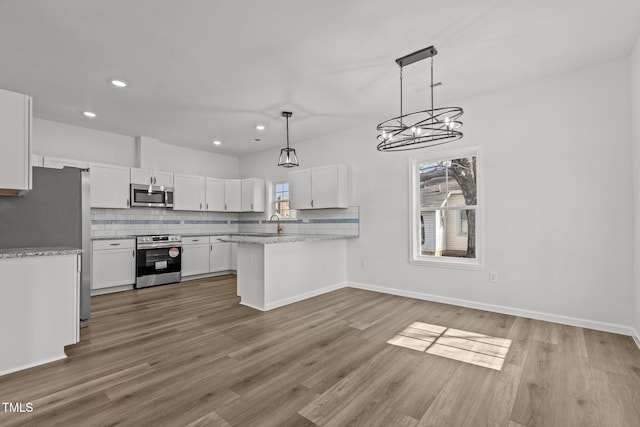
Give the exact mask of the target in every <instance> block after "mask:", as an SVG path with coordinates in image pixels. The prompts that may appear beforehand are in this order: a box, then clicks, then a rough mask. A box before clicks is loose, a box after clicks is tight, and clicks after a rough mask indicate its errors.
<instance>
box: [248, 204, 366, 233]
mask: <svg viewBox="0 0 640 427" xmlns="http://www.w3.org/2000/svg"><path fill="white" fill-rule="evenodd" d="M238 222H239V231H240V232H243V233H275V232H276V227H277V226H276V223H275V222H272V223H270V222H269V221H268V220H267V218H266V214H264V213H243V214H241V215H240V218H239V221H238ZM280 224H281V225H282V232H283V233H285V234H332V235H335V234H342V235H346V236H359V235H360V206H351V207H349V208H346V209H310V210H304V211H300V210H299V211H296V219H281V220H280Z"/></svg>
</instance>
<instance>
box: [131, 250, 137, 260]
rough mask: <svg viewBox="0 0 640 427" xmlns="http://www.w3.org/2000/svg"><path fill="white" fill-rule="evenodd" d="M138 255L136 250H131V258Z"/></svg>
mask: <svg viewBox="0 0 640 427" xmlns="http://www.w3.org/2000/svg"><path fill="white" fill-rule="evenodd" d="M135 257H136V250H135V249H134V250H132V251H131V258H135Z"/></svg>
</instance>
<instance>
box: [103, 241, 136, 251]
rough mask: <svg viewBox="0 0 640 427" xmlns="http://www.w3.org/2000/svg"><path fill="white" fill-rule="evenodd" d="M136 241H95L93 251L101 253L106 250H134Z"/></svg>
mask: <svg viewBox="0 0 640 427" xmlns="http://www.w3.org/2000/svg"><path fill="white" fill-rule="evenodd" d="M135 247H136V241H135V240H134V239H113V240H94V241H93V250H94V251H101V250H105V249H134V248H135Z"/></svg>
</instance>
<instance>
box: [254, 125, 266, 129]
mask: <svg viewBox="0 0 640 427" xmlns="http://www.w3.org/2000/svg"><path fill="white" fill-rule="evenodd" d="M256 129H257V130H265V127H264V125H256Z"/></svg>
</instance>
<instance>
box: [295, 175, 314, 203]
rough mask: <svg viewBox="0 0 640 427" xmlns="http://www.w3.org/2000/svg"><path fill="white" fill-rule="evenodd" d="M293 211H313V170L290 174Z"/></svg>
mask: <svg viewBox="0 0 640 427" xmlns="http://www.w3.org/2000/svg"><path fill="white" fill-rule="evenodd" d="M289 198H290V200H291V202H290V205H291V209H311V208H312V207H313V206H311V199H312V196H311V169H298V170H295V171H291V172H289Z"/></svg>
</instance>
